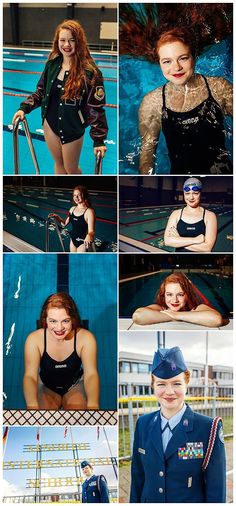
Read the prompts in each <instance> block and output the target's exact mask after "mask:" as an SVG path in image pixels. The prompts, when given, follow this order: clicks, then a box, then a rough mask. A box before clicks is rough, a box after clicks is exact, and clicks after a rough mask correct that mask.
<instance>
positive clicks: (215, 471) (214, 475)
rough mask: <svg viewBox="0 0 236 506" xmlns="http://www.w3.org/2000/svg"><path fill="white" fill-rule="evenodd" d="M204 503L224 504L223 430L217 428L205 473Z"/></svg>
mask: <svg viewBox="0 0 236 506" xmlns="http://www.w3.org/2000/svg"><path fill="white" fill-rule="evenodd" d="M205 486H206V502H207V503H224V502H226V458H225V445H224V436H223V428H222V424H221V423H220V424H219V426H218V430H217V434H216V439H215V443H214V448H213V451H212V454H211V457H210V461H209V464H208V466H207V468H206V471H205Z"/></svg>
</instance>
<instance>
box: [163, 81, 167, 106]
mask: <svg viewBox="0 0 236 506" xmlns="http://www.w3.org/2000/svg"><path fill="white" fill-rule="evenodd" d="M165 89H166V84H164V86H163V88H162V100H163V107H165V106H166V96H165Z"/></svg>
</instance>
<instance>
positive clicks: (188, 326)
mask: <svg viewBox="0 0 236 506" xmlns="http://www.w3.org/2000/svg"><path fill="white" fill-rule="evenodd" d="M119 330H142V331H144V330H233V320H230V321H229V323H228V324H227V325H224V326H223V327H205V326H204V325H195V324H193V323H186V322H163V323H153V324H152V325H138V324H137V323H133V320H132V318H119Z"/></svg>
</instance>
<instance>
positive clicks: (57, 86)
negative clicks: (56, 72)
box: [46, 78, 63, 137]
mask: <svg viewBox="0 0 236 506" xmlns="http://www.w3.org/2000/svg"><path fill="white" fill-rule="evenodd" d="M62 85H63V81H61V80H60V79H57V78H56V79H55V81H54V83H53V85H52V90H51V93H50V98H49V104H48V109H47V114H46V120H47V122H48V124H49V126H50V128H51V129H52V131H53V132H54V134H55V135H57V136H58V137H60V133H59V125H58V116H59V103H60V97H61V88H62Z"/></svg>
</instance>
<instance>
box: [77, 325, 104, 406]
mask: <svg viewBox="0 0 236 506" xmlns="http://www.w3.org/2000/svg"><path fill="white" fill-rule="evenodd" d="M82 332H83V334H82V336H81V338H82V339H83V344H82V348H81V351H80V356H81V360H82V364H83V370H84V388H85V393H86V397H87V409H99V393H100V387H99V376H98V371H97V343H96V339H95V337H94V335H93V334H92V333H91V332H89V331H88V330H84V329H83V330H82Z"/></svg>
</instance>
